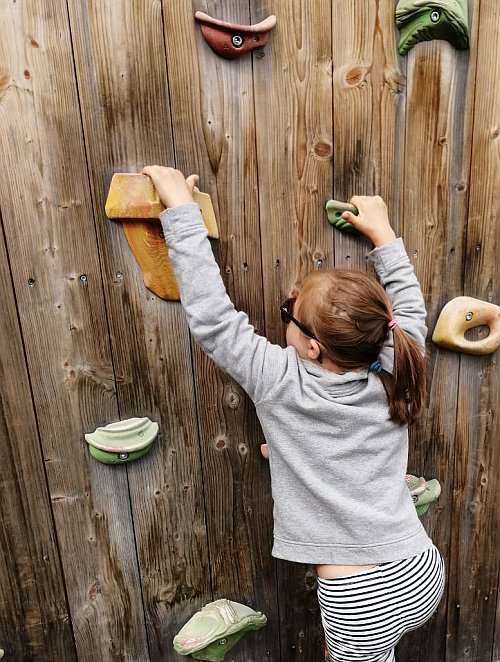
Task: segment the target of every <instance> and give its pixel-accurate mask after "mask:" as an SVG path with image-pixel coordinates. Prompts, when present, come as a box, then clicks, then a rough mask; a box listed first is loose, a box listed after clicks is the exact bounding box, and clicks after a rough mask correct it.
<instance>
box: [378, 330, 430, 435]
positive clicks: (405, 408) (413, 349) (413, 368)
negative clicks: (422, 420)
mask: <svg viewBox="0 0 500 662" xmlns="http://www.w3.org/2000/svg"><path fill="white" fill-rule="evenodd" d="M392 332H393V334H394V367H393V370H392V374H391V373H389V372H386V371H385V370H383V371H382V372H381V374H380V378H381V380H382V384H383V385H384V389H385V392H386V394H387V402H388V404H389V416H390V418H391V420H393V421H394V422H395V423H398V424H399V425H411V424H412V423H414V422H415V421H416V420H417V419H418V417H419V416H420V414H421V413H422V410H423V408H424V405H425V396H426V382H425V358H424V352H423V349H422V347H421V346H420V345H419V344H418V343H417V342H416V341H415V340H413V338H411V337H410V336H409V335H408V334H407V333H405V332H404V331H403V330H402V329H401V328H399V327H398V326H396V327H394V329H393V331H392Z"/></svg>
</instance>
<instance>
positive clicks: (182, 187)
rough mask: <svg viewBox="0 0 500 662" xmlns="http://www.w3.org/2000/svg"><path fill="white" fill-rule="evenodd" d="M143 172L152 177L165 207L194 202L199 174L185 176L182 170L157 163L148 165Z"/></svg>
mask: <svg viewBox="0 0 500 662" xmlns="http://www.w3.org/2000/svg"><path fill="white" fill-rule="evenodd" d="M142 174H143V175H148V177H151V180H152V182H153V186H154V187H155V189H156V190H157V192H158V195H159V196H160V199H161V201H162V202H163V204H164V205H165V207H178V206H179V205H185V204H187V203H189V202H194V200H193V188H194V187H195V186H196V184H197V183H198V181H199V179H200V178H199V177H198V175H190V176H189V177H187V178H185V177H184V175H183V174H182V172H181V171H180V170H176V169H175V168H165V167H164V166H157V165H154V166H146V167H145V168H144V169H143V171H142Z"/></svg>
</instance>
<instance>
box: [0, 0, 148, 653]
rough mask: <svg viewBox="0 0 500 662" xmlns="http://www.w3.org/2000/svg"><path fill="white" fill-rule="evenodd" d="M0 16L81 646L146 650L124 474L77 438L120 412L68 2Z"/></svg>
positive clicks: (14, 183) (4, 100)
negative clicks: (93, 456)
mask: <svg viewBox="0 0 500 662" xmlns="http://www.w3.org/2000/svg"><path fill="white" fill-rule="evenodd" d="M0 22H1V24H2V26H3V32H2V40H1V46H0V48H1V63H2V64H1V68H2V71H3V72H5V74H3V77H2V78H3V81H4V83H3V87H2V96H1V100H0V125H1V128H2V130H1V133H0V162H1V171H2V177H1V178H0V205H1V209H2V217H3V222H4V227H5V236H6V245H7V252H8V255H9V260H10V265H11V267H12V279H13V285H14V291H15V296H16V300H17V306H18V315H19V319H20V326H21V332H22V336H23V342H24V347H25V351H26V356H27V365H28V371H29V374H30V380H31V388H32V392H33V402H34V405H35V412H36V419H37V423H38V429H39V434H40V440H41V446H42V452H43V459H44V463H45V471H46V477H47V483H48V488H49V491H50V498H51V501H52V513H53V518H54V523H55V529H56V534H57V541H58V544H59V549H60V555H61V561H62V571H63V578H64V584H65V587H66V591H67V596H68V602H69V610H70V617H71V621H72V627H73V634H74V638H75V642H76V649H77V655H78V659H80V660H90V659H95V657H96V655H97V653H96V651H99V653H98V656H99V657H100V659H103V660H111V659H117V657H119V656H122V655H123V656H129V658H133V659H137V660H141V659H146V657H147V654H146V641H145V633H144V627H143V615H142V606H141V598H140V588H139V581H138V569H137V563H136V555H135V545H134V539H133V528H132V519H131V514H130V506H129V500H128V489H127V482H126V474H125V472H124V471H118V472H116V471H113V470H112V469H111V468H109V467H101V466H98V465H96V463H94V462H90V461H89V456H88V452H87V450H86V444H85V441H84V438H83V436H84V432H86V431H89V430H93V429H94V428H95V427H96V424H97V423H102V422H103V421H110V420H116V418H117V417H118V411H117V406H116V401H115V398H114V374H113V366H112V361H111V356H110V351H109V342H108V329H107V324H106V313H105V308H104V301H103V296H102V280H101V272H100V266H99V256H98V251H97V245H96V240H95V229H94V223H93V218H92V209H91V204H90V194H89V189H88V172H87V165H86V159H85V151H84V143H83V136H82V132H81V123H80V107H79V103H78V97H77V93H76V86H75V80H74V62H73V57H72V45H71V39H70V31H69V25H68V16H67V10H66V6H65V4H61V3H58V4H54V3H42V2H36V1H34V0H23V1H19V2H17V3H10V2H9V3H5V2H4V3H2V4H1V5H0ZM19 379H22V374H21V375H20V377H19ZM30 410H31V403H30V402H27V412H26V417H27V418H28V416H29V415H30ZM17 471H18V472H19V475H22V466H19V468H18V469H17ZM33 480H34V481H35V480H36V475H35V476H33ZM13 489H14V486H13ZM41 497H42V495H40V498H41ZM33 505H34V504H33ZM61 579H62V578H61ZM66 645H67V646H68V644H66ZM69 655H70V659H71V656H72V653H71V652H69ZM32 659H40V660H42V659H43V660H48V659H49V658H48V657H47V654H46V652H45V651H38V654H37V655H35V656H34V657H33V658H32ZM50 659H51V660H54V662H56V661H57V662H59V661H60V660H61V657H59V656H54V657H53V658H50Z"/></svg>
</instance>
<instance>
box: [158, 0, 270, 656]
mask: <svg viewBox="0 0 500 662" xmlns="http://www.w3.org/2000/svg"><path fill="white" fill-rule="evenodd" d="M164 9H165V42H166V47H167V62H168V78H169V84H170V93H171V94H170V99H171V112H172V119H173V126H174V127H175V131H174V136H173V142H174V146H175V156H176V163H177V165H178V167H179V168H181V170H183V171H184V172H186V173H188V172H189V173H192V172H197V173H199V174H200V175H201V177H202V181H201V187H202V188H203V190H205V191H207V192H208V193H210V195H211V197H212V200H213V201H214V207H215V208H216V209H217V212H218V223H219V230H220V241H219V242H213V248H214V250H215V251H216V254H217V257H218V260H219V264H220V267H221V272H222V274H223V277H224V280H225V282H226V286H227V288H228V292H229V295H230V296H231V299H232V301H233V302H234V304H235V306H236V307H237V308H238V309H242V310H245V312H247V314H248V315H249V318H250V321H251V323H252V324H254V326H255V327H256V328H257V329H260V330H261V332H262V331H263V329H264V310H263V303H262V296H261V291H262V264H261V247H260V240H259V237H260V235H259V207H258V179H257V158H256V138H255V117H254V98H253V78H252V58H251V57H245V58H242V59H241V60H239V61H238V62H231V63H229V62H227V61H225V60H221V59H220V58H217V57H214V55H213V52H212V51H211V50H210V48H209V47H208V45H207V43H206V42H205V40H204V39H203V37H202V35H201V33H200V30H199V26H198V25H197V24H196V23H194V22H193V14H194V12H195V11H196V10H198V9H200V10H205V11H208V12H209V13H213V12H212V7H210V6H207V3H203V2H192V3H191V2H187V3H168V2H167V3H165V4H164ZM219 16H221V14H219ZM223 16H224V19H225V20H228V21H231V22H234V23H241V24H249V23H250V13H249V9H248V4H247V3H241V2H236V1H235V2H226V3H224V13H223ZM193 53H198V57H197V58H196V57H195V58H193V57H192V55H193ZM193 366H194V378H195V388H196V395H197V405H198V417H199V429H200V444H201V447H200V453H201V460H202V467H203V476H204V487H205V505H206V514H207V528H208V541H209V550H210V571H211V581H212V588H213V593H214V598H215V599H218V598H221V597H226V598H229V599H232V600H236V601H237V602H242V603H244V604H248V605H250V606H252V607H254V608H255V609H259V610H262V611H263V612H264V613H265V614H266V615H267V617H268V626H267V627H266V628H265V629H264V630H262V631H260V632H258V633H252V634H251V635H248V636H246V637H245V638H244V639H243V640H242V642H241V643H240V644H239V645H238V648H237V649H235V650H234V653H232V655H231V659H233V660H237V661H238V662H252V661H254V662H260V660H264V659H266V660H267V659H268V660H276V661H277V660H279V659H280V651H279V634H278V628H279V625H278V613H277V604H276V570H275V564H274V561H273V559H272V557H271V546H270V545H271V528H272V517H271V508H272V504H271V495H270V489H269V480H268V468H267V463H266V461H265V460H264V459H263V458H262V456H261V454H260V448H259V447H260V443H262V442H263V437H262V431H261V430H260V428H259V426H258V423H257V419H256V415H255V411H254V408H253V406H252V405H251V403H250V401H249V399H248V398H247V396H246V395H245V393H244V392H243V390H242V389H241V388H240V387H239V386H238V385H237V384H236V383H234V382H233V381H232V380H231V379H230V378H229V377H228V376H227V375H226V374H224V373H223V372H222V371H221V370H219V369H217V368H216V367H215V366H214V365H213V363H212V362H210V361H209V360H208V359H207V357H206V356H205V355H204V354H203V352H202V351H201V350H200V348H199V347H198V346H197V345H193Z"/></svg>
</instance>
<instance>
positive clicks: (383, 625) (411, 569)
mask: <svg viewBox="0 0 500 662" xmlns="http://www.w3.org/2000/svg"><path fill="white" fill-rule="evenodd" d="M444 579H445V572H444V562H443V559H442V557H441V554H440V553H439V551H438V550H437V549H436V547H434V546H432V547H431V548H430V549H428V550H426V551H425V552H423V553H422V554H419V555H418V556H414V557H413V558H410V559H404V560H403V561H393V562H391V563H382V564H381V565H378V566H376V567H375V568H371V569H370V570H365V571H363V572H360V573H358V574H354V575H349V576H346V577H338V578H336V579H320V578H319V577H318V601H319V606H320V608H321V619H322V622H323V628H324V630H325V637H326V645H327V648H328V652H329V653H330V660H331V662H394V660H395V657H394V648H395V646H396V644H397V643H398V641H399V640H400V639H401V637H402V636H403V635H404V634H406V632H408V631H409V630H415V629H416V628H418V627H420V626H421V625H423V624H424V623H425V622H426V621H427V620H428V619H429V618H430V617H431V616H432V614H433V612H434V611H435V610H436V608H437V606H438V604H439V601H440V600H441V597H442V595H443V590H444Z"/></svg>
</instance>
